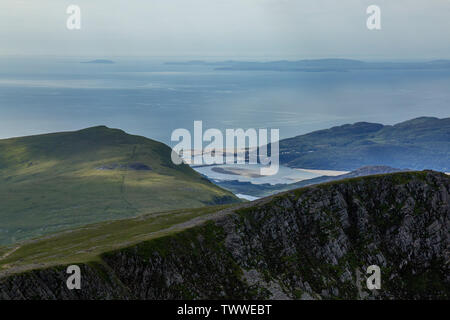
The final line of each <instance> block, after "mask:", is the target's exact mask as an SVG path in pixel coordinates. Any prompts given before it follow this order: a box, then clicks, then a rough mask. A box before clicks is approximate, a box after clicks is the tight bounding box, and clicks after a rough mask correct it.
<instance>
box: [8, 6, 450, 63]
mask: <svg viewBox="0 0 450 320" xmlns="http://www.w3.org/2000/svg"><path fill="white" fill-rule="evenodd" d="M72 4H74V5H78V6H79V7H80V8H81V29H80V30H68V29H67V28H66V20H67V18H68V17H69V15H68V14H67V13H66V9H67V7H68V6H69V5H72ZM372 4H376V5H378V6H379V7H380V9H381V27H382V28H381V30H372V31H370V30H368V29H367V27H366V20H367V17H368V15H367V13H366V9H367V7H368V6H369V5H372ZM449 32H450V0H369V1H367V0H342V1H336V0H308V1H306V0H145V1H142V0H70V1H67V0H39V1H36V0H1V1H0V55H62V56H96V57H97V56H98V57H106V56H108V57H114V56H146V57H161V56H164V57H167V56H173V57H231V58H235V57H256V58H260V59H272V58H277V59H278V58H281V59H283V58H286V59H294V58H322V57H336V58H337V57H348V58H365V59H372V60H386V59H390V60H394V59H395V60H427V59H448V58H450V41H448V37H449Z"/></svg>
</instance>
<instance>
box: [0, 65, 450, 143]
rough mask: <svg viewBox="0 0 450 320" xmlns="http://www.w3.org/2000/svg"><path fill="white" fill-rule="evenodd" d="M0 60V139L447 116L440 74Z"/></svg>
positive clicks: (298, 128) (448, 75)
mask: <svg viewBox="0 0 450 320" xmlns="http://www.w3.org/2000/svg"><path fill="white" fill-rule="evenodd" d="M85 60H89V59H86V58H84V59H82V58H39V59H38V58H35V59H30V58H1V59H0V138H6V137H12V136H21V135H29V134H37V133H45V132H53V131H67V130H75V129H81V128H85V127H89V126H95V125H100V124H103V125H107V126H109V127H115V128H121V129H123V130H125V131H127V132H130V133H134V134H140V135H144V136H146V137H149V138H153V139H156V140H159V141H162V142H165V143H167V144H169V145H173V143H171V142H170V135H171V132H172V130H174V129H176V128H187V129H191V130H192V128H193V121H194V120H203V123H204V128H205V129H206V128H218V129H222V130H223V129H226V128H278V129H280V136H281V138H287V137H291V136H295V135H298V134H302V133H307V132H310V131H312V130H317V129H323V128H328V127H330V126H332V125H339V124H344V123H352V122H357V121H370V122H381V123H385V124H393V123H396V122H400V121H404V120H408V119H411V118H414V117H418V116H424V115H427V116H437V117H448V116H449V110H450V108H449V106H450V90H449V88H450V72H449V71H436V70H435V71H354V72H353V71H352V72H345V73H342V72H339V73H337V72H325V73H301V72H262V71H256V72H235V71H215V70H213V67H207V66H174V65H165V64H164V63H163V62H164V60H163V59H161V60H159V61H156V60H151V61H150V60H146V59H125V58H123V59H115V61H116V63H115V64H112V65H99V64H81V63H80V61H85Z"/></svg>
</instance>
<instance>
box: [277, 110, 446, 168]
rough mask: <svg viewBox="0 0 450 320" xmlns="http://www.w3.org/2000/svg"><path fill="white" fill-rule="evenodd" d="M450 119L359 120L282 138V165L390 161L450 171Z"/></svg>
mask: <svg viewBox="0 0 450 320" xmlns="http://www.w3.org/2000/svg"><path fill="white" fill-rule="evenodd" d="M448 141H450V118H442V119H439V118H434V117H419V118H415V119H411V120H408V121H404V122H401V123H398V124H395V125H388V126H386V125H383V124H379V123H369V122H357V123H354V124H345V125H341V126H335V127H332V128H330V129H324V130H318V131H314V132H311V133H307V134H304V135H300V136H296V137H292V138H288V139H283V140H281V141H280V163H281V164H284V165H287V166H289V167H293V168H305V169H326V170H343V171H349V170H355V169H357V168H359V167H364V166H368V165H386V166H390V167H396V168H410V169H413V170H424V169H431V170H437V171H444V172H448V171H450V163H449V161H448V159H450V144H449V143H448Z"/></svg>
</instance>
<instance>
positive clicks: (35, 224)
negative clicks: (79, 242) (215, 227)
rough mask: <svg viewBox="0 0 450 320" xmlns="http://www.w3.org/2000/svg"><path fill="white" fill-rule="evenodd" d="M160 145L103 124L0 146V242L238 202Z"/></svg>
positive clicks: (10, 141) (2, 143)
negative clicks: (167, 211)
mask: <svg viewBox="0 0 450 320" xmlns="http://www.w3.org/2000/svg"><path fill="white" fill-rule="evenodd" d="M170 154H171V149H170V148H169V147H168V146H166V145H164V144H162V143H159V142H156V141H153V140H150V139H147V138H144V137H140V136H133V135H129V134H127V133H125V132H123V131H121V130H117V129H110V128H107V127H104V126H100V127H93V128H88V129H84V130H80V131H76V132H63V133H54V134H46V135H37V136H30V137H22V138H13V139H6V140H0V181H1V183H0V244H8V243H12V242H15V241H19V240H23V239H27V238H30V237H36V236H39V235H43V234H46V233H50V232H54V231H58V230H62V229H67V228H73V227H75V226H81V225H85V224H88V223H95V222H99V221H104V220H111V219H118V218H124V217H132V216H137V215H140V214H145V213H152V212H160V211H166V210H173V209H179V208H194V207H201V206H205V205H214V204H225V203H232V202H237V201H238V200H237V198H236V197H234V195H233V194H232V193H230V192H228V191H225V190H223V189H220V188H219V187H217V186H215V185H214V184H212V183H210V182H209V181H207V180H206V179H204V178H202V177H201V176H200V175H199V174H197V173H196V172H195V171H194V170H192V169H191V168H190V167H189V166H187V165H180V166H176V165H174V164H173V163H172V161H171V157H170Z"/></svg>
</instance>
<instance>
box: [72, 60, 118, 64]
mask: <svg viewBox="0 0 450 320" xmlns="http://www.w3.org/2000/svg"><path fill="white" fill-rule="evenodd" d="M80 63H87V64H114V63H115V62H114V61H112V60H107V59H96V60H90V61H82V62H80Z"/></svg>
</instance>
